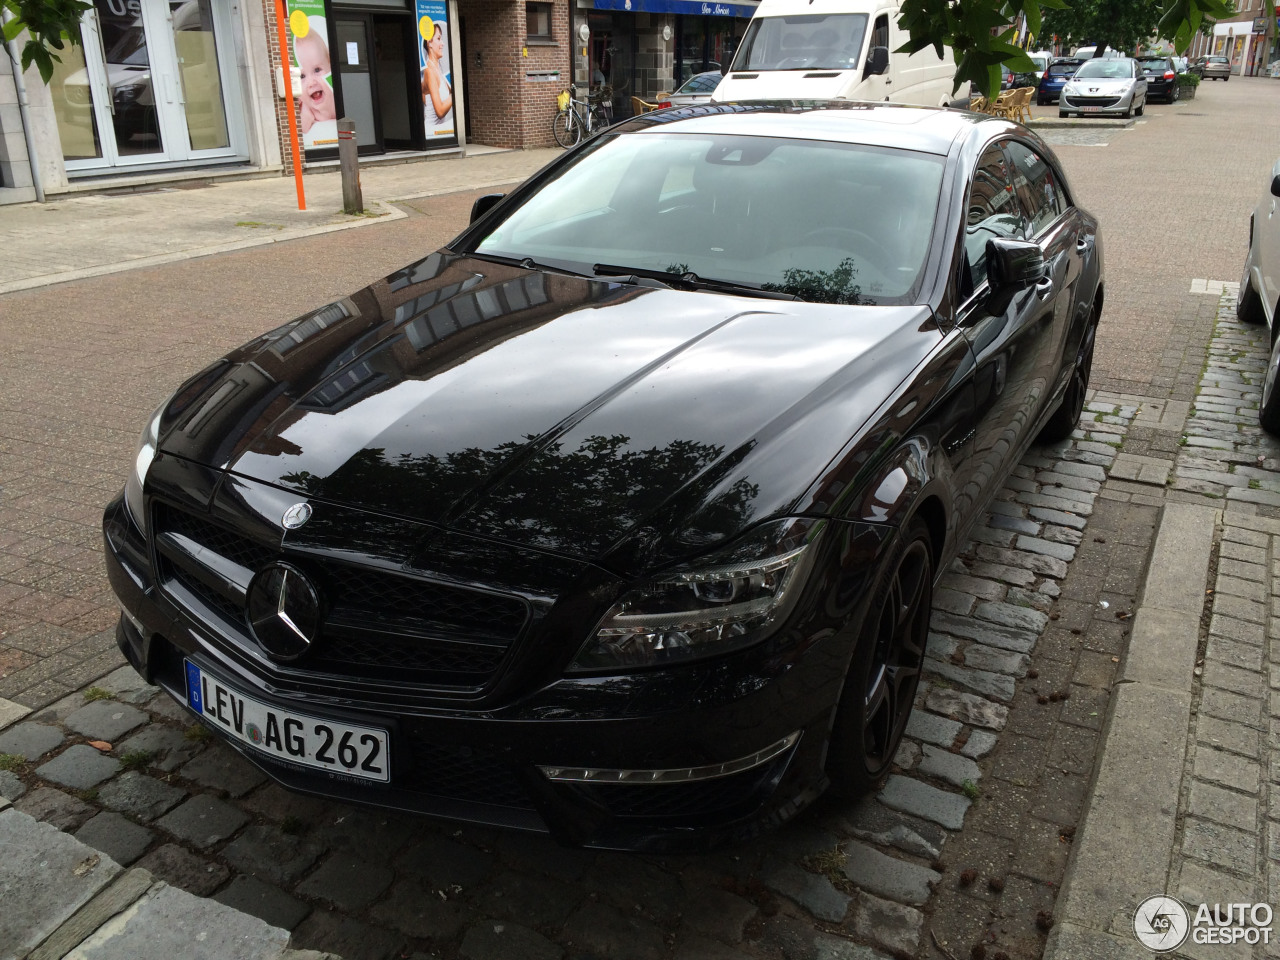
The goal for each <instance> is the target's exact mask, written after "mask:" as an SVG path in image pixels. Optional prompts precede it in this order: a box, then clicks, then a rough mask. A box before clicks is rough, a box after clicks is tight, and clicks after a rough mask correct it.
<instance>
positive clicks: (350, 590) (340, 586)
mask: <svg viewBox="0 0 1280 960" xmlns="http://www.w3.org/2000/svg"><path fill="white" fill-rule="evenodd" d="M153 517H154V519H153V523H154V527H153V529H154V530H155V539H156V544H157V552H158V554H159V557H158V559H159V564H158V569H159V573H160V581H161V585H162V587H163V588H164V589H165V591H166V592H167V593H168V595H169V596H170V598H171V599H173V600H174V601H175V602H176V603H178V604H179V605H180V606H182V607H184V608H185V609H187V610H188V612H190V613H191V614H192V615H194V616H195V617H197V619H200V620H203V621H205V622H210V621H212V624H211V625H214V626H218V627H221V628H222V629H223V630H224V631H225V630H230V632H232V633H233V634H236V635H238V636H241V637H243V638H244V643H246V644H249V643H253V642H254V641H253V640H252V639H251V638H250V635H249V630H248V623H247V621H246V619H245V613H244V610H245V597H246V592H247V590H248V587H249V584H250V582H251V580H252V577H253V575H254V574H255V573H256V572H257V571H258V570H260V569H262V567H264V566H265V565H266V564H268V563H270V562H272V561H274V560H288V561H290V562H291V563H294V564H295V565H297V566H298V567H299V568H301V569H303V570H305V571H306V572H307V574H308V575H309V576H311V577H312V578H313V579H314V580H315V581H316V583H317V584H318V586H319V589H320V591H321V593H322V594H323V597H324V602H325V603H326V604H327V608H326V610H327V612H326V615H325V620H324V623H323V625H322V628H321V631H320V637H319V638H318V639H317V640H316V642H315V643H314V644H313V645H312V649H311V650H310V651H309V652H308V653H307V654H306V655H305V656H304V657H303V658H301V659H299V660H298V661H295V662H293V663H291V664H290V665H289V670H290V671H291V672H293V673H294V674H295V675H297V674H306V673H313V674H315V673H319V674H330V675H339V676H343V677H352V678H358V679H366V680H378V681H385V682H388V683H392V684H396V685H403V684H414V685H428V686H432V687H454V688H466V689H477V688H480V687H483V686H484V685H485V684H487V683H488V682H490V681H491V680H492V679H494V677H495V676H496V675H497V672H498V670H499V669H500V668H501V665H502V662H503V660H504V659H505V658H506V655H507V652H508V651H509V649H510V647H511V645H512V643H514V641H515V640H516V638H517V637H518V636H519V635H520V633H521V631H522V630H523V629H524V625H525V622H526V620H527V618H528V609H527V607H526V606H525V604H524V603H523V602H522V601H520V600H518V599H516V598H514V597H504V596H499V595H494V594H490V593H485V592H483V591H479V590H471V589H467V588H463V587H457V586H454V585H452V584H445V583H439V582H434V581H428V580H422V579H419V578H416V577H412V576H408V575H405V574H402V573H398V572H394V571H389V570H375V569H371V568H368V567H362V566H358V565H355V564H351V563H346V562H342V561H337V560H333V559H330V558H325V557H319V558H318V557H315V556H312V555H303V554H293V553H291V552H290V551H288V550H282V549H281V548H280V547H279V546H278V544H267V543H263V542H259V541H257V540H254V539H252V538H250V537H248V536H246V535H244V534H242V533H239V532H237V531H234V530H230V529H228V528H227V527H224V526H222V525H220V524H218V523H215V522H214V521H212V520H211V519H209V518H207V517H203V516H199V515H197V514H193V513H188V512H186V511H184V510H181V509H178V508H175V507H173V506H170V505H166V504H157V505H156V506H155V509H154V511H153Z"/></svg>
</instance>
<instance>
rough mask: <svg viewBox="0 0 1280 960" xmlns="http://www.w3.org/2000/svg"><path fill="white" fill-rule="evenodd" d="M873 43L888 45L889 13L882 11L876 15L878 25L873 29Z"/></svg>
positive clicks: (875, 44)
mask: <svg viewBox="0 0 1280 960" xmlns="http://www.w3.org/2000/svg"><path fill="white" fill-rule="evenodd" d="M864 22H865V21H864ZM871 45H872V46H873V47H887V46H888V45H889V15H888V14H885V13H882V14H880V16H878V17H876V25H875V27H874V28H873V29H872V31H871Z"/></svg>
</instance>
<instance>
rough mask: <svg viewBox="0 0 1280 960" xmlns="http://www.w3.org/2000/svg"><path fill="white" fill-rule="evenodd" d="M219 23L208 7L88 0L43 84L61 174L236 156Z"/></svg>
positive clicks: (161, 0)
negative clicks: (76, 33)
mask: <svg viewBox="0 0 1280 960" xmlns="http://www.w3.org/2000/svg"><path fill="white" fill-rule="evenodd" d="M226 19H227V18H226V15H225V14H223V15H222V16H221V17H219V16H218V15H217V14H216V13H215V10H214V8H213V3H212V0H94V6H93V9H91V10H90V11H89V12H88V13H86V15H85V19H84V20H83V21H82V23H81V35H82V38H83V41H84V45H83V47H77V48H72V49H71V50H70V51H69V52H70V53H71V56H67V55H66V53H64V55H63V61H64V62H63V63H62V64H59V65H58V67H57V69H56V70H55V75H54V79H53V82H52V83H51V84H50V92H51V93H52V94H53V98H54V105H55V115H56V117H57V121H58V131H59V134H60V136H61V140H62V150H63V158H64V160H65V161H66V165H67V171H68V172H69V173H75V172H79V171H97V170H100V169H102V168H110V167H139V166H144V165H150V166H156V165H171V164H173V163H175V162H183V161H191V160H201V159H205V158H210V159H214V158H218V157H230V156H235V155H236V154H237V153H243V146H242V144H241V143H240V140H241V136H240V133H239V123H238V118H232V117H229V116H228V113H227V102H228V101H230V102H236V100H237V98H236V97H234V96H232V92H233V90H232V88H233V86H234V83H235V70H234V62H231V63H228V62H227V56H228V51H224V50H222V49H220V47H222V46H225V44H219V43H218V42H217V39H216V37H217V36H218V35H219V34H221V35H224V36H225V35H227V31H228V30H229V23H219V22H218V21H219V20H224V21H225V20H226Z"/></svg>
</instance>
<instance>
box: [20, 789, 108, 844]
mask: <svg viewBox="0 0 1280 960" xmlns="http://www.w3.org/2000/svg"><path fill="white" fill-rule="evenodd" d="M13 806H14V809H16V810H20V811H21V812H22V813H25V814H26V815H27V816H29V817H35V818H36V819H37V820H43V821H44V822H45V823H50V824H52V825H53V826H55V827H57V828H58V829H59V830H65V831H67V832H68V833H70V832H71V831H73V830H75V829H77V828H78V827H79V826H80V825H81V824H82V823H84V822H85V821H86V820H88V819H89V818H90V817H92V816H93V815H94V814H95V813H97V812H98V811H96V810H95V809H94V808H93V807H91V806H89V804H87V803H85V802H84V801H83V800H77V799H76V798H75V797H72V796H68V795H67V794H65V793H63V792H62V791H61V790H55V789H53V788H52V787H38V788H37V789H35V790H32V791H31V792H30V793H28V794H26V795H25V796H23V797H22V798H21V799H18V800H16V801H14V804H13Z"/></svg>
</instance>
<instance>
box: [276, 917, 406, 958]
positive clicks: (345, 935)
mask: <svg viewBox="0 0 1280 960" xmlns="http://www.w3.org/2000/svg"><path fill="white" fill-rule="evenodd" d="M292 943H293V946H294V948H295V949H296V948H298V947H302V948H305V949H311V950H320V951H322V952H323V953H324V955H325V956H326V957H327V956H330V955H332V956H336V957H341V958H342V960H391V958H392V957H399V956H400V954H401V953H402V952H403V951H402V950H401V948H402V947H403V946H404V943H405V938H404V935H403V934H400V933H393V932H392V931H390V930H380V929H379V928H377V927H372V926H370V925H369V924H367V923H361V922H360V921H359V920H353V919H351V918H350V917H344V916H343V915H342V914H339V913H329V912H327V911H324V910H313V911H311V914H310V915H309V916H308V917H307V919H305V920H303V921H302V923H300V924H299V925H298V928H297V929H296V930H294V931H293V939H292Z"/></svg>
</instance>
